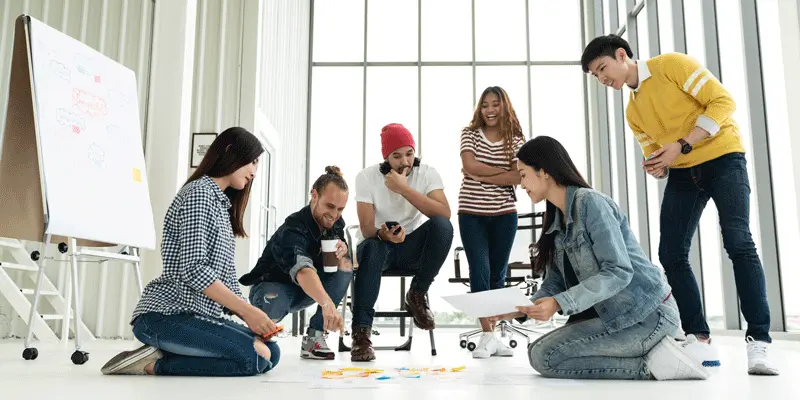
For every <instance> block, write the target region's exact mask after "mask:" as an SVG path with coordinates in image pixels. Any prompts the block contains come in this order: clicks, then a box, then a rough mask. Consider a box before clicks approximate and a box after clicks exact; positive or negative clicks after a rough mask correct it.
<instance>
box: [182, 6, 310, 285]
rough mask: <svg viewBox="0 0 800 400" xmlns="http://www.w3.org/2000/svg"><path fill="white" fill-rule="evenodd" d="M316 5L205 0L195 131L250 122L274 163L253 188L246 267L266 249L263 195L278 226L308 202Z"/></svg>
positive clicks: (240, 244) (241, 247)
mask: <svg viewBox="0 0 800 400" xmlns="http://www.w3.org/2000/svg"><path fill="white" fill-rule="evenodd" d="M310 7H311V5H310V1H309V0H303V1H296V0H269V1H256V0H223V1H217V0H199V1H198V2H197V10H198V11H197V37H196V40H195V74H194V89H193V90H194V102H193V107H192V124H191V126H192V132H216V133H219V132H222V131H223V130H225V129H226V128H228V127H230V126H242V127H244V128H246V129H248V130H250V131H251V132H253V133H256V134H257V135H259V136H260V137H261V139H262V141H264V142H265V147H266V148H267V150H268V151H270V153H271V157H270V158H272V159H273V162H274V164H273V165H272V166H271V168H265V167H266V166H262V167H261V171H260V173H259V174H258V181H257V182H255V184H254V187H253V193H252V195H251V198H250V203H249V205H248V210H247V213H246V214H245V219H246V220H247V221H249V222H248V223H246V226H245V227H246V231H247V233H248V234H249V238H247V239H240V240H237V257H236V260H237V270H238V271H239V272H240V273H244V272H246V271H249V270H250V269H252V267H253V266H254V265H255V262H256V260H257V259H258V256H259V255H260V254H261V251H262V250H263V241H262V240H260V235H259V233H260V232H261V230H263V229H264V227H263V226H261V225H262V222H263V221H264V219H263V218H261V217H262V216H263V215H262V212H264V211H263V210H262V208H261V205H262V200H264V201H265V202H267V204H266V207H267V208H268V207H269V206H270V205H272V206H274V208H275V210H277V215H271V216H270V218H273V221H275V220H277V223H278V225H279V224H280V222H282V221H283V219H284V218H285V217H286V215H288V214H289V213H291V212H293V211H295V210H297V209H299V208H300V207H302V206H303V204H304V202H305V190H306V189H305V186H306V182H305V180H306V116H307V113H306V110H307V100H308V35H309V17H310ZM268 169H270V170H271V172H272V175H271V178H272V180H271V182H270V187H269V188H267V187H266V185H265V183H266V179H265V178H266V176H265V172H266V170H268ZM190 170H191V169H190ZM268 189H271V193H270V198H269V199H266V198H263V196H262V194H263V193H262V192H261V191H264V190H268ZM273 226H274V225H273ZM270 233H271V232H270Z"/></svg>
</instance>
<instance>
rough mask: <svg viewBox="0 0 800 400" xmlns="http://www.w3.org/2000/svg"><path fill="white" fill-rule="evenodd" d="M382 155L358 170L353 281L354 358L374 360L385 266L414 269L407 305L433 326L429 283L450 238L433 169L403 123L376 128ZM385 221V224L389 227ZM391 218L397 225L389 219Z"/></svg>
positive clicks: (419, 322) (422, 324) (423, 325)
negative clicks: (374, 332)
mask: <svg viewBox="0 0 800 400" xmlns="http://www.w3.org/2000/svg"><path fill="white" fill-rule="evenodd" d="M381 148H382V153H383V159H384V162H383V163H380V164H376V165H372V166H370V167H367V168H365V169H364V170H363V171H361V172H359V174H358V176H356V207H357V210H358V222H359V225H360V227H361V232H360V233H361V235H360V236H361V239H362V240H361V243H359V245H358V247H357V253H356V255H357V257H358V272H357V273H356V278H355V284H354V288H353V289H354V291H355V296H354V303H353V324H352V330H353V344H352V350H351V352H350V358H351V360H352V361H372V360H374V359H375V351H374V349H373V348H372V342H371V340H370V336H371V332H372V319H373V317H374V315H375V302H376V301H377V300H378V292H379V290H380V287H381V275H382V273H383V272H384V271H385V270H407V271H413V272H414V278H413V280H412V281H411V287H410V289H409V291H408V293H407V294H406V298H405V304H406V309H407V310H409V311H410V312H411V314H412V316H413V319H414V324H415V325H416V326H417V327H419V328H420V329H425V330H431V329H433V328H434V326H435V323H434V318H433V312H431V309H430V306H429V304H428V295H427V294H428V288H430V286H431V283H433V280H434V278H435V277H436V275H438V274H439V269H441V267H442V264H443V263H444V261H445V259H446V258H447V253H448V252H449V251H450V246H451V244H452V243H453V225H452V224H451V223H450V205H449V204H448V202H447V198H446V197H445V195H444V185H443V184H442V178H441V176H439V173H438V172H436V170H435V169H434V168H433V167H431V166H429V165H422V164H420V160H419V158H417V157H415V143H414V137H413V136H411V132H409V131H408V129H406V128H405V127H404V126H403V125H401V124H389V125H386V126H384V127H383V129H382V130H381ZM387 222H388V223H389V224H388V226H387ZM395 223H396V224H395Z"/></svg>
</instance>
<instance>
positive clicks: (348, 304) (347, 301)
mask: <svg viewBox="0 0 800 400" xmlns="http://www.w3.org/2000/svg"><path fill="white" fill-rule="evenodd" d="M358 229H360V227H359V226H358V225H350V226H347V227H346V228H345V234H346V235H347V243H348V252H349V253H350V259H351V260H353V279H352V280H351V281H350V296H345V298H344V299H343V300H342V318H343V319H344V320H345V321H347V310H348V309H349V310H350V314H351V316H352V311H353V299H354V298H355V288H354V286H355V285H354V283H355V280H356V279H358V278H357V275H358V258H357V254H356V249H357V247H358V243H357V242H356V241H355V240H353V236H354V235H353V234H351V232H352V231H355V230H358ZM381 276H383V277H398V278H400V311H378V310H376V311H375V315H374V316H375V318H381V317H384V318H400V336H401V337H402V336H405V329H406V318H409V321H410V322H411V323H410V324H408V339H406V341H405V342H404V343H402V344H400V345H398V346H373V347H372V348H373V349H374V350H375V351H378V350H394V351H410V350H411V341H412V339H413V338H414V322H413V321H412V320H411V319H412V318H413V317H412V315H411V312H410V311H408V310H406V309H405V307H406V306H405V304H406V301H405V299H406V290H407V286H406V278H409V277H413V276H414V273H413V272H410V271H398V270H392V269H388V270H386V271H383V274H382V275H381ZM347 326H348V325H347V323H346V322H345V327H347ZM349 334H350V332H349V331H345V336H349ZM372 334H373V335H379V333H378V332H377V331H376V330H375V328H374V327H373V330H372ZM428 336H429V337H430V341H431V355H434V356H435V355H436V341H435V340H434V338H433V330H430V331H428ZM345 351H350V346H347V345H345V344H344V337H343V336H339V352H345Z"/></svg>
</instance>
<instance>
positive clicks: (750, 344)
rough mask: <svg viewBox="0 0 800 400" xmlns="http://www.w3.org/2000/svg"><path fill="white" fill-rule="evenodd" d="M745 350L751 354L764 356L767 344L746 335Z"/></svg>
mask: <svg viewBox="0 0 800 400" xmlns="http://www.w3.org/2000/svg"><path fill="white" fill-rule="evenodd" d="M747 352H748V354H749V355H750V356H751V357H752V356H757V357H766V356H767V344H766V343H764V342H758V341H755V340H754V339H753V338H752V337H751V336H748V337H747Z"/></svg>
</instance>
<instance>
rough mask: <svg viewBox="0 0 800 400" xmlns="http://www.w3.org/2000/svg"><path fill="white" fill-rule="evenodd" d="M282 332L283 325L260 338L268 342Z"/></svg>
mask: <svg viewBox="0 0 800 400" xmlns="http://www.w3.org/2000/svg"><path fill="white" fill-rule="evenodd" d="M282 331H283V325H278V326H277V328H275V330H274V331H272V332H270V333H265V334H264V335H262V336H261V337H262V338H263V339H264V340H270V339H272V338H273V337H274V336H275V335H277V334H278V333H280V332H282Z"/></svg>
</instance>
